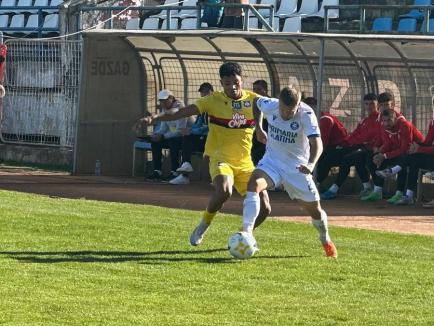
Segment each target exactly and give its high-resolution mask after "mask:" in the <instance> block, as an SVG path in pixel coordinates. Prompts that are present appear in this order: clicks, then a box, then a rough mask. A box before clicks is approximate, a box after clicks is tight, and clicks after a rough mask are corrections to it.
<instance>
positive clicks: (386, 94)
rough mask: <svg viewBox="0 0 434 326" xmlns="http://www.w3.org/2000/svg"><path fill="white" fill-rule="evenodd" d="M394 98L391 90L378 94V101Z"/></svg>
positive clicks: (384, 101)
mask: <svg viewBox="0 0 434 326" xmlns="http://www.w3.org/2000/svg"><path fill="white" fill-rule="evenodd" d="M393 100H394V98H393V95H392V94H391V93H389V92H384V93H381V94H380V95H378V103H386V102H389V101H393Z"/></svg>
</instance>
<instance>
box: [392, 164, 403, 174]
mask: <svg viewBox="0 0 434 326" xmlns="http://www.w3.org/2000/svg"><path fill="white" fill-rule="evenodd" d="M401 170H402V167H400V166H399V165H395V166H394V167H393V168H391V171H392V173H393V174H397V173H398V172H399V171H401Z"/></svg>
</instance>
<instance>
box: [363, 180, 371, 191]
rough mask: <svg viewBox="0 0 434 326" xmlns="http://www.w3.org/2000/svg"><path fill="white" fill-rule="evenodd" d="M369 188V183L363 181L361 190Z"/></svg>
mask: <svg viewBox="0 0 434 326" xmlns="http://www.w3.org/2000/svg"><path fill="white" fill-rule="evenodd" d="M366 189H371V184H370V183H369V182H363V190H366Z"/></svg>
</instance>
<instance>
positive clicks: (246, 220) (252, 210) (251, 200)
mask: <svg viewBox="0 0 434 326" xmlns="http://www.w3.org/2000/svg"><path fill="white" fill-rule="evenodd" d="M260 208H261V202H260V200H259V194H258V193H256V192H253V191H248V192H247V194H246V198H244V204H243V231H244V232H249V233H252V232H253V227H254V226H255V220H256V217H258V215H259V210H260Z"/></svg>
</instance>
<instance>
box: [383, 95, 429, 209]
mask: <svg viewBox="0 0 434 326" xmlns="http://www.w3.org/2000/svg"><path fill="white" fill-rule="evenodd" d="M433 105H434V102H433ZM408 154H409V155H407V156H406V157H405V159H404V161H403V162H402V165H395V166H394V167H392V168H388V169H385V170H382V171H378V172H379V173H378V174H379V175H380V176H383V177H389V176H393V175H395V174H396V173H398V180H400V179H403V182H404V183H405V177H407V173H406V172H403V171H406V170H407V167H408V177H407V189H406V192H405V195H404V186H403V185H402V182H400V186H399V187H398V190H397V192H396V194H395V196H394V197H396V200H395V201H391V199H392V198H393V197H392V198H391V199H389V200H388V201H389V202H390V203H392V204H395V205H411V204H414V193H415V191H416V186H417V179H418V174H419V169H427V170H430V171H431V170H434V120H432V121H431V122H430V124H429V126H428V134H427V136H426V138H425V141H424V142H422V143H420V144H418V143H417V142H413V143H412V144H411V145H410V148H409V150H408ZM424 207H427V208H430V207H434V199H433V200H431V201H430V202H429V203H426V204H424Z"/></svg>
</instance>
